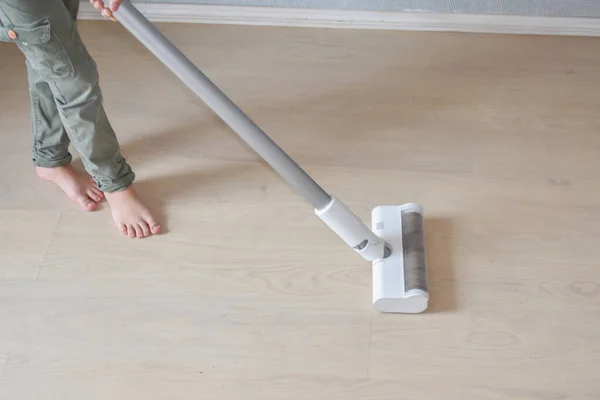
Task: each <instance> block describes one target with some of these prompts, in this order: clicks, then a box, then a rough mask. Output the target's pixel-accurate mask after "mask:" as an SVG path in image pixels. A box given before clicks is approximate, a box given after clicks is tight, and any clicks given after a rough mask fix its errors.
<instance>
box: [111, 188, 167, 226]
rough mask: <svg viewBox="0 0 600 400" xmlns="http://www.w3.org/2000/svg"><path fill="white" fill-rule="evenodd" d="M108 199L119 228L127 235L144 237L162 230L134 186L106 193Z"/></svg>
mask: <svg viewBox="0 0 600 400" xmlns="http://www.w3.org/2000/svg"><path fill="white" fill-rule="evenodd" d="M106 199H107V200H108V203H109V204H110V209H111V211H112V216H113V219H114V221H115V224H116V225H117V228H118V229H119V231H121V232H122V233H124V234H125V235H127V236H129V237H131V238H135V237H138V238H144V237H147V236H150V235H155V234H157V233H159V232H160V225H158V223H156V221H155V220H154V218H153V217H152V215H150V211H149V210H148V209H147V208H146V206H144V205H143V204H142V202H141V201H140V199H139V198H138V196H137V194H136V193H135V190H134V189H133V186H129V187H128V188H127V189H125V190H123V191H120V192H113V193H106Z"/></svg>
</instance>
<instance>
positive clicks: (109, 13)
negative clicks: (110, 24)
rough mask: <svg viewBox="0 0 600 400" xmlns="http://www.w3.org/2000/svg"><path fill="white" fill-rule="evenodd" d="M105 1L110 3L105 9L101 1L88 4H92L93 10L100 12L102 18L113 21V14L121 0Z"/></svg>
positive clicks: (93, 0)
mask: <svg viewBox="0 0 600 400" xmlns="http://www.w3.org/2000/svg"><path fill="white" fill-rule="evenodd" d="M107 1H110V5H109V6H108V7H106V6H105V5H104V1H103V0H90V3H92V4H93V5H94V8H96V9H97V10H102V16H103V17H106V18H110V19H112V20H113V21H114V20H115V17H113V12H114V11H117V10H118V9H119V6H120V5H121V2H122V1H123V0H107Z"/></svg>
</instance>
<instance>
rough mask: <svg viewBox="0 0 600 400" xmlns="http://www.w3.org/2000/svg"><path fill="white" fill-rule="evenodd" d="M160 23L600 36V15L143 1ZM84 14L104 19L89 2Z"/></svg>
mask: <svg viewBox="0 0 600 400" xmlns="http://www.w3.org/2000/svg"><path fill="white" fill-rule="evenodd" d="M136 6H137V8H138V9H139V10H140V11H141V12H142V13H143V14H144V15H146V17H147V18H148V19H149V20H151V21H154V22H183V23H204V24H239V25H259V26H293V27H319V28H353V29H386V30H410V31H443V32H472V33H504V34H531V35H566V36H600V19H596V18H557V17H548V18H545V17H519V16H501V15H466V14H428V13H402V12H372V11H345V10H308V9H291V8H268V7H249V6H246V7H243V6H237V7H236V6H206V5H194V4H157V3H137V4H136ZM79 17H80V18H81V19H102V17H101V16H100V15H99V13H98V11H97V10H95V9H94V8H93V7H92V6H91V4H90V3H89V2H88V1H85V0H84V1H83V2H82V4H81V11H80V14H79Z"/></svg>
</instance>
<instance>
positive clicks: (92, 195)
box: [87, 188, 102, 203]
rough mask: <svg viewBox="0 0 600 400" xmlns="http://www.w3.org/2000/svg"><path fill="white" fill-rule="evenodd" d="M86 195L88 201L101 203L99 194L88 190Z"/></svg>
mask: <svg viewBox="0 0 600 400" xmlns="http://www.w3.org/2000/svg"><path fill="white" fill-rule="evenodd" d="M87 195H88V196H89V197H90V199H92V200H94V201H95V202H96V203H99V202H100V201H102V196H100V194H99V193H98V192H97V191H96V190H94V189H93V188H91V189H88V191H87Z"/></svg>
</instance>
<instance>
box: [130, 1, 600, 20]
mask: <svg viewBox="0 0 600 400" xmlns="http://www.w3.org/2000/svg"><path fill="white" fill-rule="evenodd" d="M137 2H140V3H179V4H206V5H235V6H249V7H253V6H259V7H285V8H310V9H329V10H367V11H411V12H435V13H457V14H496V15H498V14H500V15H523V16H544V17H593V18H599V17H600V0H137Z"/></svg>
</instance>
